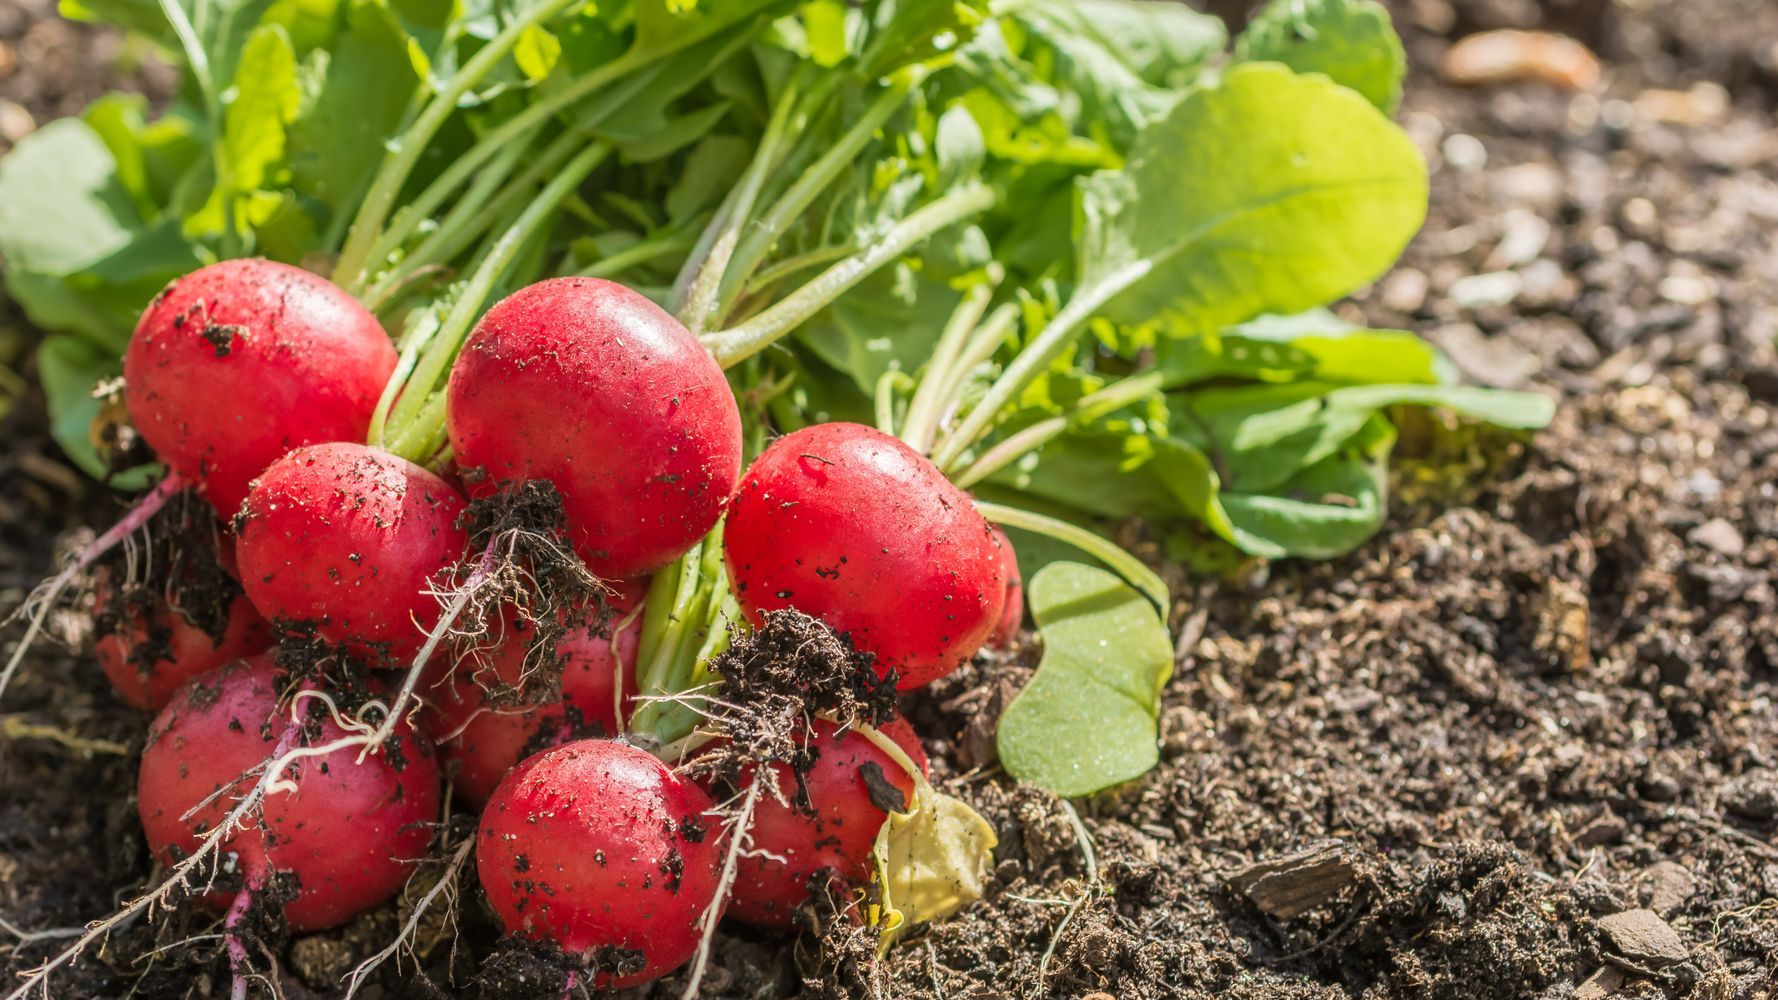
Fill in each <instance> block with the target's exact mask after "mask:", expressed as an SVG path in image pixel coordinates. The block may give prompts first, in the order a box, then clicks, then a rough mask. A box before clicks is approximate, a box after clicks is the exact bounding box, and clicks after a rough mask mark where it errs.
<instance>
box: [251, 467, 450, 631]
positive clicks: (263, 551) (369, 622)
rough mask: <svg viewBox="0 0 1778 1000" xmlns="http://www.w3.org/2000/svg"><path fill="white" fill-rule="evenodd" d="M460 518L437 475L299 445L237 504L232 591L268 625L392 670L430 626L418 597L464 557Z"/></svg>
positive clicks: (433, 616)
mask: <svg viewBox="0 0 1778 1000" xmlns="http://www.w3.org/2000/svg"><path fill="white" fill-rule="evenodd" d="M462 512H463V499H462V498H461V497H460V496H458V495H457V491H455V490H453V489H451V487H450V486H449V485H448V484H446V483H445V481H444V480H442V479H440V478H438V477H437V476H435V475H433V474H432V473H430V472H427V471H426V470H425V469H422V468H420V467H419V466H417V465H415V464H414V463H412V462H409V461H407V460H406V459H403V458H398V457H396V456H395V455H391V454H389V453H388V452H386V451H383V450H382V449H380V448H372V447H370V446H368V445H362V444H345V443H334V444H318V445H310V446H309V447H306V448H299V449H297V450H296V451H293V452H291V453H290V454H288V455H286V456H284V457H283V458H281V459H279V460H278V461H276V462H274V463H273V464H272V466H271V467H270V468H268V469H266V470H265V473H264V474H263V475H261V476H260V477H259V478H258V479H257V480H255V481H254V483H253V491H252V492H251V493H249V494H248V496H247V501H246V503H245V504H243V505H242V508H241V517H240V519H239V521H238V522H237V528H238V531H239V533H240V542H239V546H238V553H239V558H240V562H241V584H242V586H244V587H246V588H247V597H248V598H249V599H250V600H252V602H253V606H254V607H256V608H258V609H259V611H260V613H261V614H263V615H265V616H266V617H267V618H270V619H271V620H272V621H273V622H275V623H278V624H280V625H288V624H299V623H300V624H312V625H313V626H314V627H315V631H316V634H317V635H319V636H320V637H322V638H324V639H327V640H329V641H331V642H340V643H349V644H351V645H352V646H353V647H354V648H356V649H358V650H360V651H366V652H380V653H383V654H386V655H387V657H388V658H389V659H390V660H392V661H394V662H391V663H390V664H389V665H392V666H401V665H403V664H402V662H401V661H403V660H405V659H407V658H410V657H412V656H413V655H414V654H415V653H417V652H418V651H419V649H420V646H421V645H422V644H423V643H424V640H425V632H426V630H427V629H428V628H430V627H431V625H432V624H433V623H434V622H436V621H437V620H438V613H439V606H438V599H437V598H436V597H434V596H432V595H431V594H429V593H427V591H428V589H429V588H431V587H433V586H434V585H435V583H437V582H440V580H441V574H443V573H444V572H445V571H446V570H447V569H448V568H449V567H450V566H452V565H453V564H455V563H456V562H457V560H458V559H459V558H460V557H461V556H462V554H463V546H464V544H465V542H466V536H465V535H464V532H463V529H462V528H461V527H459V526H458V523H457V522H458V515H459V514H461V513H462Z"/></svg>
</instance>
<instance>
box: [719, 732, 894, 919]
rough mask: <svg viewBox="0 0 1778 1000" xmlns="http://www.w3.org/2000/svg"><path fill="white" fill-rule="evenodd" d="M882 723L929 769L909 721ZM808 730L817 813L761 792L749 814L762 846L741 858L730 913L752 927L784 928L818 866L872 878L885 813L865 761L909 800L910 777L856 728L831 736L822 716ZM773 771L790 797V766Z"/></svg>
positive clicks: (755, 844) (841, 876)
mask: <svg viewBox="0 0 1778 1000" xmlns="http://www.w3.org/2000/svg"><path fill="white" fill-rule="evenodd" d="M880 728H881V730H882V732H883V734H884V735H886V736H888V737H890V738H891V739H893V740H894V741H895V742H896V744H897V745H899V746H900V747H901V748H902V750H903V751H904V752H906V753H907V754H908V756H909V757H910V758H912V759H913V761H914V764H915V765H916V766H917V767H919V768H920V770H921V771H922V772H924V771H925V770H926V754H925V752H924V751H923V750H921V749H920V744H919V741H918V740H917V739H916V738H915V737H914V732H913V730H912V729H911V728H910V727H909V726H908V724H907V723H906V722H903V721H902V720H900V719H896V720H894V721H892V722H890V723H887V724H885V725H883V726H882V727H880ZM813 732H814V738H813V739H812V740H811V741H810V743H811V745H812V746H813V747H814V748H815V749H816V751H817V752H818V754H819V756H817V757H816V759H815V764H814V766H813V767H812V768H810V769H809V772H808V773H807V774H805V775H803V783H804V785H805V786H806V787H807V789H808V794H809V803H810V805H811V807H812V808H813V809H814V813H815V814H814V815H813V816H811V815H809V814H808V813H807V812H804V811H803V810H801V809H799V808H798V807H797V806H796V804H795V802H794V801H793V802H792V803H791V804H790V805H788V806H786V805H780V804H779V803H778V801H777V800H776V799H773V798H771V797H769V796H761V797H760V800H759V804H758V806H757V807H755V810H754V814H753V826H752V827H751V836H752V838H753V840H752V844H751V847H752V849H753V850H754V851H758V852H763V853H761V854H756V855H752V856H748V857H743V858H742V859H741V861H740V865H739V867H738V868H737V869H736V874H735V884H734V888H733V890H732V892H731V894H730V896H729V906H728V915H729V916H731V917H734V918H736V919H738V920H742V921H745V922H746V923H749V924H753V925H754V926H757V927H766V928H776V929H787V928H789V927H790V925H791V918H792V917H793V915H794V914H795V913H796V908H797V907H798V906H800V905H802V903H803V901H804V900H806V899H808V898H809V895H810V888H811V882H812V880H814V878H815V877H816V874H817V873H818V872H820V871H822V870H823V869H826V870H829V871H830V872H831V873H832V877H833V878H835V879H836V880H849V881H850V882H854V883H863V882H867V881H869V880H870V876H871V849H872V848H873V847H874V846H875V845H876V840H877V834H878V832H880V831H881V830H882V828H883V823H884V822H885V821H886V820H887V819H888V818H889V814H888V813H887V812H885V811H884V810H882V809H881V808H878V806H877V805H876V803H874V802H873V801H872V799H871V786H870V783H869V781H868V780H867V779H866V777H865V771H864V768H865V765H867V764H873V765H875V766H876V767H877V768H878V769H879V771H880V773H881V775H882V777H883V780H884V781H886V782H888V783H889V785H892V786H893V788H894V791H895V792H897V793H899V794H900V796H901V798H902V801H903V802H905V803H912V801H913V795H914V781H913V779H912V778H911V777H909V776H908V773H907V772H906V771H905V770H903V769H902V767H901V765H900V764H898V763H896V762H895V759H894V758H892V757H890V756H889V755H888V754H886V753H884V752H883V751H882V750H880V749H878V748H877V746H876V744H874V743H872V742H871V741H870V740H869V739H867V738H866V737H864V736H860V735H859V734H858V733H856V732H848V733H846V734H845V735H843V736H839V735H836V734H835V727H834V725H833V723H831V722H825V721H817V722H816V723H815V726H814V729H813ZM772 770H773V771H774V772H775V773H776V774H777V777H778V783H779V787H780V788H782V789H783V790H784V793H785V795H786V797H787V798H792V799H794V797H795V793H796V778H795V776H794V775H793V774H792V773H791V770H790V768H789V767H788V766H787V765H784V764H773V765H772ZM750 778H751V772H748V773H746V774H744V775H743V780H747V779H750ZM766 855H772V857H767V856H766ZM778 858H783V859H784V860H782V861H780V860H777V859H778ZM842 884H843V883H842Z"/></svg>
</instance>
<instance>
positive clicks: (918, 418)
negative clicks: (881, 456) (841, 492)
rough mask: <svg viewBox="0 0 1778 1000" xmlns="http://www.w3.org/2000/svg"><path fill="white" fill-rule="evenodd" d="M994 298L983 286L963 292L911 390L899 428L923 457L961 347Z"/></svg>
mask: <svg viewBox="0 0 1778 1000" xmlns="http://www.w3.org/2000/svg"><path fill="white" fill-rule="evenodd" d="M993 298H994V289H993V287H992V286H989V285H985V284H984V285H976V286H974V287H972V288H970V289H969V290H968V291H967V292H964V293H963V300H962V301H961V302H958V303H957V308H956V309H954V310H952V312H951V318H950V319H949V320H947V321H946V322H945V329H944V333H942V334H940V335H939V338H938V344H937V345H935V346H934V347H933V349H932V360H931V361H929V362H927V364H926V373H925V375H924V376H923V377H922V378H921V379H920V387H919V388H918V389H915V390H914V399H913V402H911V403H909V404H908V416H907V422H906V423H904V424H903V425H902V428H901V439H902V440H903V441H906V442H907V443H908V447H910V448H912V449H914V450H915V451H917V452H919V453H920V454H922V455H924V454H925V453H926V452H927V450H928V449H930V448H931V447H932V439H933V437H934V436H935V435H936V434H937V433H938V419H939V417H940V415H941V414H942V412H943V409H944V402H945V399H946V397H945V396H944V395H943V392H944V387H945V385H946V384H947V383H948V382H949V381H950V371H951V366H952V365H954V364H956V363H957V356H958V355H959V354H961V353H962V352H963V345H964V343H965V342H966V341H968V339H969V335H970V333H971V332H973V331H974V330H975V328H976V326H977V325H978V324H980V323H981V321H982V315H983V314H984V313H986V312H987V311H988V303H989V302H991V301H992V300H993Z"/></svg>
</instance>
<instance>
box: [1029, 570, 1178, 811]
mask: <svg viewBox="0 0 1778 1000" xmlns="http://www.w3.org/2000/svg"><path fill="white" fill-rule="evenodd" d="M1026 594H1027V596H1028V599H1029V601H1030V606H1031V615H1032V617H1033V618H1035V619H1036V620H1037V626H1038V629H1039V630H1040V632H1041V633H1042V640H1043V661H1042V662H1041V663H1040V664H1039V665H1038V668H1037V674H1036V676H1034V677H1033V678H1032V680H1031V683H1030V684H1028V685H1026V687H1025V690H1024V691H1022V692H1020V693H1019V696H1018V698H1017V699H1015V700H1014V701H1013V703H1012V704H1011V705H1010V706H1008V707H1007V710H1006V713H1005V714H1004V715H1002V716H1001V719H1000V732H999V736H998V737H997V742H998V745H999V749H1000V760H1001V763H1002V764H1004V765H1005V766H1006V770H1007V772H1008V773H1010V774H1011V775H1012V776H1013V777H1015V778H1018V779H1019V780H1021V781H1029V782H1031V783H1033V784H1036V785H1041V786H1042V787H1044V788H1047V789H1049V790H1050V791H1053V792H1055V793H1056V794H1058V795H1064V796H1069V797H1073V796H1079V795H1090V794H1092V793H1093V792H1096V791H1099V790H1100V789H1103V788H1109V787H1110V786H1112V785H1115V784H1118V783H1120V782H1124V781H1128V780H1130V779H1132V778H1135V777H1138V776H1140V775H1142V774H1143V773H1145V772H1147V771H1148V770H1149V769H1150V768H1152V767H1154V765H1155V762H1156V761H1157V760H1159V751H1158V749H1157V747H1156V744H1155V725H1156V720H1157V719H1158V718H1159V713H1160V696H1161V689H1162V688H1164V687H1165V686H1166V684H1167V679H1168V678H1170V677H1172V676H1173V644H1172V643H1171V642H1170V641H1169V640H1168V638H1167V627H1166V626H1165V625H1164V624H1163V623H1162V622H1161V619H1160V617H1159V615H1157V614H1156V612H1155V608H1154V605H1153V604H1152V603H1150V602H1149V600H1148V599H1147V598H1145V597H1143V596H1142V594H1140V593H1139V592H1137V591H1136V590H1135V589H1134V588H1132V587H1130V586H1129V585H1128V584H1126V583H1124V582H1123V581H1122V580H1121V579H1119V578H1118V576H1117V575H1116V574H1114V573H1110V572H1107V571H1106V570H1102V569H1098V568H1096V567H1093V566H1085V565H1082V564H1080V563H1051V564H1050V565H1048V566H1045V567H1044V568H1043V569H1042V570H1041V571H1039V572H1038V573H1037V575H1036V576H1034V577H1032V578H1031V583H1030V587H1029V589H1028V590H1027V591H1026Z"/></svg>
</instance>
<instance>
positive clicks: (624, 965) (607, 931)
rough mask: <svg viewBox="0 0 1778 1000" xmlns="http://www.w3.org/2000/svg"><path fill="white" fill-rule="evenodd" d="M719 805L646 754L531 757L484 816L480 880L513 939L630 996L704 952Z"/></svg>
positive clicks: (568, 750) (573, 749)
mask: <svg viewBox="0 0 1778 1000" xmlns="http://www.w3.org/2000/svg"><path fill="white" fill-rule="evenodd" d="M722 829H723V827H722V825H721V820H720V817H718V816H717V815H716V813H715V811H714V806H713V805H712V803H711V801H710V797H709V796H708V795H706V794H705V793H704V790H703V789H701V788H699V787H698V786H697V785H696V784H694V783H693V782H691V781H689V780H687V779H685V778H682V777H680V776H679V775H677V774H674V773H673V772H672V771H671V770H669V769H668V768H667V766H666V765H665V764H663V763H661V761H660V760H659V759H658V758H656V757H654V756H652V755H650V754H648V753H645V752H643V751H641V750H638V749H636V748H635V747H632V746H629V745H627V744H623V743H615V742H612V741H609V740H581V741H579V742H575V743H569V744H566V745H564V746H560V747H556V748H554V749H552V750H545V751H544V752H542V753H540V754H537V755H535V756H533V757H530V758H528V759H526V760H525V761H524V763H522V764H520V765H519V766H518V767H517V768H515V769H514V770H513V772H512V773H511V774H508V775H507V776H506V779H505V780H504V781H502V782H501V783H500V786H499V787H498V788H497V789H495V791H494V795H493V797H492V798H491V799H489V800H488V805H487V808H486V809H484V810H482V821H481V830H480V832H479V834H478V837H479V839H478V841H477V844H476V873H477V875H478V876H479V877H480V879H481V884H482V889H483V891H485V892H486V893H487V895H488V902H489V903H491V904H492V905H493V907H494V912H495V913H496V914H497V915H498V916H499V918H500V922H501V924H502V925H503V926H505V928H506V931H507V933H509V934H513V935H517V936H519V937H525V938H532V939H537V940H546V941H551V942H554V943H555V944H557V945H560V946H561V947H562V949H563V950H564V951H566V952H568V953H569V954H570V955H574V956H577V957H579V958H581V959H583V960H585V961H588V962H590V963H591V964H592V966H593V967H594V968H595V969H596V974H595V977H594V981H593V983H592V985H593V986H594V987H596V988H609V989H621V988H623V987H626V986H633V985H636V984H639V983H646V982H649V981H651V980H654V979H658V978H660V977H661V976H664V975H666V974H667V973H669V972H671V971H673V970H674V969H677V968H678V967H679V966H681V965H683V964H685V962H686V961H687V960H688V959H690V958H691V956H692V954H693V952H694V951H696V949H697V946H698V941H699V938H700V935H701V923H702V921H703V920H704V917H705V913H706V911H707V910H709V909H710V907H712V906H717V905H720V903H719V902H718V901H717V900H716V898H715V897H716V892H717V886H718V883H719V881H720V871H719V870H720V869H721V867H722V861H723V857H724V853H725V851H726V849H727V843H726V841H727V838H726V837H724V836H723V835H722Z"/></svg>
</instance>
